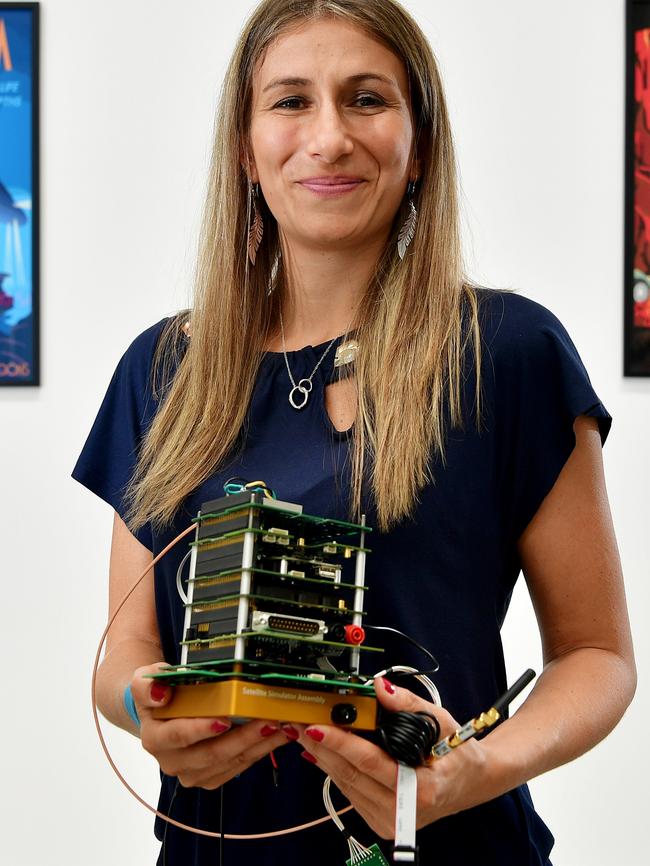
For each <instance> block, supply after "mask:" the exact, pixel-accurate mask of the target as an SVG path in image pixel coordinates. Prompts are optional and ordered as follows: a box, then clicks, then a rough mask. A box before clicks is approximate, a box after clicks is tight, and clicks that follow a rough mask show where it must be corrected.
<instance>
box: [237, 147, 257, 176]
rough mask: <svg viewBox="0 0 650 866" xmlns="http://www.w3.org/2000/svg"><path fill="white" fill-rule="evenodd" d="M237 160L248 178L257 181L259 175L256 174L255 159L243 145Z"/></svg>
mask: <svg viewBox="0 0 650 866" xmlns="http://www.w3.org/2000/svg"><path fill="white" fill-rule="evenodd" d="M239 153H240V155H239V161H240V163H241V167H242V168H243V169H244V171H245V172H246V176H247V177H248V179H249V180H250V182H251V183H258V182H259V176H258V174H257V167H256V165H255V160H254V159H253V158H252V157H251V155H250V153H249V152H248V150H247V149H246V148H245V147H242V149H241V150H240V152H239Z"/></svg>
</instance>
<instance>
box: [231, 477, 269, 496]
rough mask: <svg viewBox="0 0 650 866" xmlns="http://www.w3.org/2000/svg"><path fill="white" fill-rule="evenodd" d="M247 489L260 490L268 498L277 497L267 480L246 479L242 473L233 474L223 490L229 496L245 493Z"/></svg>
mask: <svg viewBox="0 0 650 866" xmlns="http://www.w3.org/2000/svg"><path fill="white" fill-rule="evenodd" d="M245 490H260V491H261V492H262V493H263V494H264V496H265V497H266V498H267V499H277V496H276V495H275V491H274V490H271V488H270V487H269V486H268V484H267V483H266V482H265V481H246V479H245V478H242V476H241V475H233V476H232V478H228V480H227V481H226V482H225V483H224V485H223V491H224V493H225V494H226V495H227V496H232V495H233V494H235V493H243V492H244V491H245Z"/></svg>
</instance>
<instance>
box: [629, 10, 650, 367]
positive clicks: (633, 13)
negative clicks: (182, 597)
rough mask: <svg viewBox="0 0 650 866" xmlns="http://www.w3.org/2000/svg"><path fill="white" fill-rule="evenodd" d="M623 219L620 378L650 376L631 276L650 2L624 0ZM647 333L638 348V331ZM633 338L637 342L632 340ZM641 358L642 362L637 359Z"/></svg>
mask: <svg viewBox="0 0 650 866" xmlns="http://www.w3.org/2000/svg"><path fill="white" fill-rule="evenodd" d="M625 19H626V20H625V199H624V202H625V203H624V208H625V217H624V224H625V229H624V242H623V249H624V252H623V268H624V272H623V375H624V376H635V377H640V376H645V377H647V376H650V329H646V328H636V327H635V326H634V302H633V296H632V289H633V282H634V279H633V274H634V252H635V251H634V194H635V189H634V128H635V119H636V102H635V98H634V68H635V59H636V58H635V46H634V37H635V33H636V31H637V30H640V29H644V28H650V0H626V4H625ZM640 331H642V332H645V331H647V340H643V343H644V344H645V346H643V347H640V346H639V342H640V340H639V339H638V338H639V336H640V335H639V332H640ZM635 338H636V339H635ZM640 355H642V357H641V359H639V356H640Z"/></svg>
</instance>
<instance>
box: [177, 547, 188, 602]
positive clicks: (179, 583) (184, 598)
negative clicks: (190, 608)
mask: <svg viewBox="0 0 650 866" xmlns="http://www.w3.org/2000/svg"><path fill="white" fill-rule="evenodd" d="M191 555H192V548H191V547H190V549H189V550H188V551H187V553H186V554H185V556H184V557H183V558H182V559H181V564H180V565H179V566H178V570H177V572H176V589H177V591H178V594H179V595H180V597H181V601H182V602H183V604H189V603H190V600H189V598H188V597H187V595H186V594H185V590H184V589H183V578H182V577H181V574H182V572H183V566H184V565H185V563H186V562H187V560H188V559H189V558H190V556H191Z"/></svg>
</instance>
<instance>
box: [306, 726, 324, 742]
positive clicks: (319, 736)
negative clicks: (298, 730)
mask: <svg viewBox="0 0 650 866" xmlns="http://www.w3.org/2000/svg"><path fill="white" fill-rule="evenodd" d="M305 733H306V734H307V736H308V737H311V738H312V740H315V742H317V743H322V742H323V738H324V737H325V734H324V733H323V732H322V731H319V730H318V728H307V730H306V731H305Z"/></svg>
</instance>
